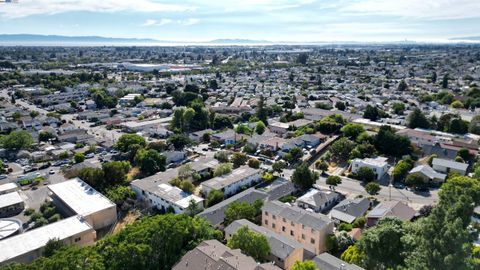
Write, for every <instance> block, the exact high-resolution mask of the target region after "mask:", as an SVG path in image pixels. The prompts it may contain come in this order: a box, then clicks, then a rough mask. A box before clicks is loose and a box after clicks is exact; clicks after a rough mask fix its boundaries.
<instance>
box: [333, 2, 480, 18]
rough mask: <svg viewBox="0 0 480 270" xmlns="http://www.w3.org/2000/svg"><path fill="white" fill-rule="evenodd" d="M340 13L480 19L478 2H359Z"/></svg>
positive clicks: (479, 4) (349, 5) (342, 9)
mask: <svg viewBox="0 0 480 270" xmlns="http://www.w3.org/2000/svg"><path fill="white" fill-rule="evenodd" d="M340 11H344V12H347V13H351V14H358V15H382V16H400V17H413V18H420V19H422V18H423V19H462V18H475V17H480V1H478V0H359V1H354V2H353V3H351V4H347V5H345V6H344V7H343V8H341V9H340Z"/></svg>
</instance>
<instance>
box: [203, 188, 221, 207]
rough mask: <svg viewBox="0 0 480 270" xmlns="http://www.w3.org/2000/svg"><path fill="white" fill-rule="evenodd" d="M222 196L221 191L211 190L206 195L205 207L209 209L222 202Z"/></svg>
mask: <svg viewBox="0 0 480 270" xmlns="http://www.w3.org/2000/svg"><path fill="white" fill-rule="evenodd" d="M223 198H224V195H223V192H222V191H221V190H216V189H213V190H211V191H210V192H209V193H208V195H207V206H208V207H210V206H212V205H215V204H217V203H219V202H221V201H223Z"/></svg>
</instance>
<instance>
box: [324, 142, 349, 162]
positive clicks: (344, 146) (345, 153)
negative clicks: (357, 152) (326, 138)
mask: <svg viewBox="0 0 480 270" xmlns="http://www.w3.org/2000/svg"><path fill="white" fill-rule="evenodd" d="M354 148H355V143H354V142H352V141H351V140H349V139H347V138H340V139H338V140H336V141H335V142H334V143H332V145H331V146H330V149H329V150H330V153H332V158H334V159H336V160H338V161H346V160H347V159H348V157H349V156H350V153H351V152H352V150H353V149H354Z"/></svg>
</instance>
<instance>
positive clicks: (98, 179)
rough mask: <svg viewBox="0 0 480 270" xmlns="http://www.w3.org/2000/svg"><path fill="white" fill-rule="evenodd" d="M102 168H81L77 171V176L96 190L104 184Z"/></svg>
mask: <svg viewBox="0 0 480 270" xmlns="http://www.w3.org/2000/svg"><path fill="white" fill-rule="evenodd" d="M104 176H105V175H104V173H103V170H102V169H100V168H89V167H87V168H82V169H80V171H79V172H78V177H79V178H80V179H82V180H83V181H85V182H86V183H87V184H89V185H90V186H92V187H93V188H95V189H97V190H101V189H103V187H104V186H105V178H104Z"/></svg>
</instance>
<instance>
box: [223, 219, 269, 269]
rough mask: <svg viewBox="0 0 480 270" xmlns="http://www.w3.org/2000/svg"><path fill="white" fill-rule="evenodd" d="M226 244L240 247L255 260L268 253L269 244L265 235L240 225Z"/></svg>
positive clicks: (261, 258)
mask: <svg viewBox="0 0 480 270" xmlns="http://www.w3.org/2000/svg"><path fill="white" fill-rule="evenodd" d="M227 246H228V247H229V248H231V249H237V248H238V249H240V250H241V251H243V252H244V253H245V254H247V255H249V256H251V257H253V258H254V259H255V260H256V261H263V260H265V259H266V258H267V256H268V254H269V253H270V244H269V243H268V239H267V237H265V236H264V235H262V234H259V233H257V232H254V231H251V230H250V229H248V227H247V226H242V227H240V228H239V229H238V230H237V231H236V232H235V233H234V234H233V235H232V237H231V238H230V239H228V242H227Z"/></svg>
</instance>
